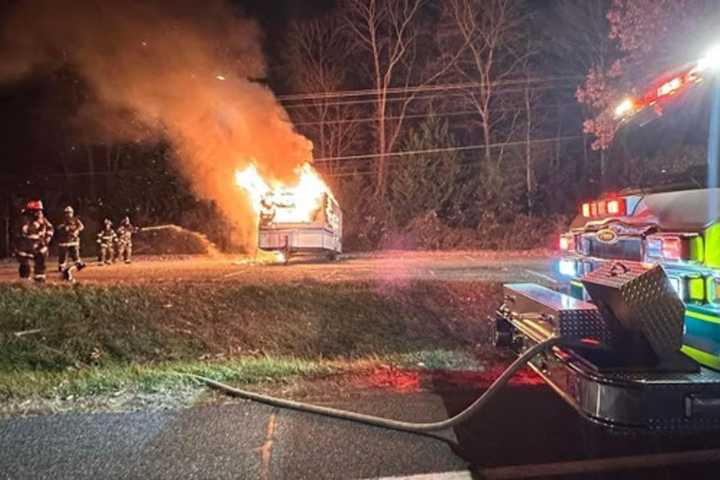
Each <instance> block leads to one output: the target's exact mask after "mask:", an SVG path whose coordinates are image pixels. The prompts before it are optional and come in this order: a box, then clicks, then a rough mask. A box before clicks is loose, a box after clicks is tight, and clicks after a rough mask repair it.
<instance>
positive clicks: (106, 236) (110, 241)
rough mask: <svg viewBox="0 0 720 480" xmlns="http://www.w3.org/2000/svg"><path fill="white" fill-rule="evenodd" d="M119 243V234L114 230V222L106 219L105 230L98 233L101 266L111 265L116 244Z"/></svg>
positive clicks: (104, 221) (104, 222)
mask: <svg viewBox="0 0 720 480" xmlns="http://www.w3.org/2000/svg"><path fill="white" fill-rule="evenodd" d="M116 242H117V234H116V233H115V230H113V223H112V220H110V219H109V218H106V219H105V220H103V228H102V230H100V232H98V235H97V243H98V245H99V246H100V257H99V262H100V265H110V264H111V263H112V262H113V261H114V260H115V257H114V252H115V243H116Z"/></svg>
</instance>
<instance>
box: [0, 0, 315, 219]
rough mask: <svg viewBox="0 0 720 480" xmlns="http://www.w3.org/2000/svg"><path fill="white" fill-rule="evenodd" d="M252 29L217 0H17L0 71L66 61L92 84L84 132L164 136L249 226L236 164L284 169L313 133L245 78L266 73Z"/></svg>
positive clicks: (307, 154)
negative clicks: (301, 129) (304, 132)
mask: <svg viewBox="0 0 720 480" xmlns="http://www.w3.org/2000/svg"><path fill="white" fill-rule="evenodd" d="M261 40H262V34H261V31H260V29H259V28H258V26H257V24H256V23H255V22H253V21H251V20H249V19H247V18H242V17H240V16H238V14H237V12H236V11H235V10H233V8H232V7H230V6H229V5H228V4H227V3H225V2H223V1H221V0H203V1H197V0H181V1H177V0H166V1H161V0H111V1H106V0H72V1H57V0H28V1H21V2H19V3H18V5H17V7H16V8H15V10H14V11H13V12H11V14H10V15H9V16H8V18H7V21H6V23H5V24H4V25H3V28H2V44H1V46H0V58H2V59H3V61H2V62H1V63H0V80H2V81H12V80H17V79H21V78H23V77H25V76H29V75H34V74H37V73H39V72H43V71H48V70H52V69H56V68H59V67H66V68H71V69H73V70H74V71H75V72H76V74H77V75H79V76H81V77H82V78H83V79H84V80H85V82H86V83H87V84H88V85H89V86H90V88H91V90H92V95H91V98H92V100H91V101H89V102H88V104H87V105H85V106H84V107H83V108H82V110H81V115H80V116H79V118H80V119H82V120H81V121H82V126H83V131H84V132H86V134H87V133H89V132H92V133H93V134H97V135H100V134H101V135H102V137H103V138H102V140H103V141H117V142H124V141H138V140H143V141H157V140H159V139H161V138H163V139H166V140H167V141H168V142H169V143H170V144H171V145H172V147H173V149H174V151H175V157H176V158H177V161H178V165H179V167H180V170H181V171H182V172H183V173H184V175H186V176H187V178H188V179H189V180H190V182H191V184H192V185H193V187H194V188H195V191H196V193H197V194H198V195H199V196H201V197H204V198H207V199H212V200H215V201H216V202H217V204H218V205H219V206H220V207H221V208H222V209H223V211H224V212H225V214H227V215H228V216H229V217H230V218H231V219H232V220H234V221H235V222H236V223H238V224H240V225H241V226H242V227H244V229H245V231H246V232H251V231H252V229H253V228H254V225H252V218H253V217H252V215H250V214H249V213H248V212H249V209H248V206H247V205H243V203H244V199H243V197H242V193H241V192H240V191H239V190H238V189H237V188H236V187H235V186H234V184H233V181H232V178H233V172H234V170H235V169H237V168H242V167H244V166H245V165H247V163H248V162H249V161H250V160H251V159H252V160H253V161H255V163H256V164H257V166H258V169H259V170H260V172H261V173H262V174H263V175H266V176H269V177H274V178H278V179H281V180H288V179H289V178H291V176H292V174H293V170H294V169H295V167H297V166H298V165H300V164H303V163H305V162H309V161H311V159H312V145H311V143H310V142H309V141H308V140H307V139H306V138H304V137H303V136H301V135H299V134H297V133H296V132H295V131H294V130H293V127H292V124H291V123H290V121H289V120H288V116H287V114H286V112H285V111H284V110H283V109H282V107H281V106H280V105H279V104H278V102H277V101H276V99H275V98H274V96H273V94H272V92H271V91H270V90H269V89H268V88H266V87H265V86H263V85H261V84H259V83H258V82H257V81H254V79H261V78H263V77H264V75H265V63H264V59H263V54H262V48H261V43H262V42H261ZM95 140H99V138H96V139H95Z"/></svg>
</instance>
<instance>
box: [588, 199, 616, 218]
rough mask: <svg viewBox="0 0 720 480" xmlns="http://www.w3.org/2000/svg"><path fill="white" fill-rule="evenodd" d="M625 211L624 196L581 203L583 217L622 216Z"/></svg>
mask: <svg viewBox="0 0 720 480" xmlns="http://www.w3.org/2000/svg"><path fill="white" fill-rule="evenodd" d="M625 212H626V204H625V199H624V198H614V199H612V200H598V201H597V202H592V203H583V205H582V216H583V217H585V218H593V217H607V216H615V217H622V216H623V215H625Z"/></svg>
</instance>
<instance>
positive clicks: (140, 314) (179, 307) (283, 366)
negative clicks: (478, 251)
mask: <svg viewBox="0 0 720 480" xmlns="http://www.w3.org/2000/svg"><path fill="white" fill-rule="evenodd" d="M498 292H499V290H498V287H497V286H493V285H487V284H473V283H467V282H465V283H463V282H458V283H441V282H426V281H419V282H410V283H406V284H400V285H386V284H378V283H376V282H342V283H333V284H329V283H320V282H302V283H288V284H282V285H278V284H272V285H269V284H268V285H265V284H262V283H257V284H253V285H247V284H232V283H217V284H214V283H198V284H185V283H177V284H170V285H168V284H162V285H143V286H141V287H140V286H112V287H106V286H100V285H87V286H76V287H70V288H69V287H64V286H48V287H45V288H34V287H20V286H13V285H1V286H0V401H2V400H13V401H17V400H22V399H25V398H33V397H42V398H66V397H87V396H96V395H104V394H110V393H113V392H119V391H137V392H145V393H152V392H158V391H162V392H166V391H172V390H173V389H178V388H184V387H187V386H188V382H190V380H188V379H187V378H184V377H181V376H178V375H173V374H172V372H193V373H198V374H201V375H204V376H208V377H211V378H215V379H217V380H221V381H232V382H237V383H256V382H262V381H283V380H287V379H290V378H295V377H308V376H316V375H325V374H328V373H333V372H338V371H341V370H343V369H347V368H356V367H357V368H359V367H360V366H365V367H366V366H367V361H368V359H369V361H370V362H380V361H392V362H395V363H397V364H399V365H409V366H417V365H421V366H423V367H424V368H448V367H451V368H452V367H459V366H462V365H464V364H465V363H464V362H467V355H465V354H462V353H457V352H463V351H464V352H467V351H469V350H471V349H472V348H473V347H474V346H475V345H476V344H478V343H482V342H484V341H485V339H486V337H487V327H489V325H488V323H487V322H486V321H485V317H486V315H487V314H489V313H490V312H491V311H492V309H493V308H494V306H495V302H496V300H497V298H498Z"/></svg>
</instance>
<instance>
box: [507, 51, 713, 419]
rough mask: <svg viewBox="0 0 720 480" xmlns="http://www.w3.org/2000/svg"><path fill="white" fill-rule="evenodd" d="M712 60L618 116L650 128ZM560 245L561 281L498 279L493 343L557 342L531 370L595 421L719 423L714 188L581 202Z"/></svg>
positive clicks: (664, 81)
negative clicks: (552, 284) (560, 284)
mask: <svg viewBox="0 0 720 480" xmlns="http://www.w3.org/2000/svg"><path fill="white" fill-rule="evenodd" d="M719 59H720V51H718V52H716V53H714V54H713V55H712V56H710V57H708V58H705V59H702V60H700V61H698V62H695V63H694V64H690V65H686V66H684V67H682V68H680V69H678V70H676V71H674V72H671V73H670V74H668V75H664V76H662V77H661V78H659V79H658V80H657V81H656V82H653V84H652V85H651V87H650V88H649V89H648V91H647V92H646V93H645V94H643V95H642V96H641V97H639V98H637V99H626V100H624V101H623V102H622V103H621V104H620V105H619V106H618V107H617V108H616V109H615V111H614V114H615V116H616V117H617V119H618V120H619V121H620V122H621V123H623V122H630V121H636V120H637V121H639V122H640V123H642V124H645V123H648V122H649V119H651V118H652V116H653V115H655V114H656V113H658V112H659V111H660V110H661V109H662V108H663V107H664V106H665V105H666V104H667V103H669V102H671V101H674V100H675V99H676V98H678V97H680V96H682V95H683V94H684V93H685V92H686V91H689V90H690V89H692V88H693V86H694V85H697V84H699V83H702V82H703V81H705V80H706V79H707V78H709V69H710V68H714V66H715V65H720V62H718V61H716V60H719ZM711 60H712V61H711ZM716 70H717V69H716ZM716 74H717V72H714V75H716ZM715 81H718V80H715ZM716 88H720V87H716ZM719 91H720V90H719ZM714 133H717V132H714ZM711 134H712V130H711ZM560 249H561V251H562V257H561V258H560V260H559V262H558V264H557V265H558V271H559V273H560V274H561V275H562V276H564V277H565V278H566V279H567V280H568V285H566V286H565V287H564V289H563V291H556V290H551V289H548V288H545V287H543V286H540V285H534V284H509V285H505V286H504V301H503V303H502V305H501V306H500V307H499V308H498V310H497V312H496V315H495V342H496V345H497V346H498V347H503V348H511V349H513V350H514V351H515V352H516V353H517V354H518V355H522V354H523V352H525V351H527V350H528V349H530V348H533V347H536V346H537V345H539V344H540V343H542V342H547V341H549V340H550V339H554V341H555V342H556V343H553V344H552V346H551V347H549V348H548V349H546V350H544V351H543V352H542V353H541V354H539V355H537V356H535V357H534V358H533V359H531V360H530V361H529V363H528V365H529V366H530V367H531V368H532V369H533V370H534V371H535V372H536V373H538V374H539V375H540V376H541V377H542V378H543V379H544V380H545V381H546V382H547V383H548V384H549V385H550V386H551V387H552V388H553V389H554V390H555V391H556V392H557V393H558V394H559V395H560V396H561V397H562V398H563V399H564V400H565V401H567V402H568V403H569V404H570V405H572V406H573V407H574V408H575V409H576V410H577V411H578V412H579V413H580V414H581V415H583V416H584V417H586V418H587V419H589V420H591V421H593V422H596V423H599V424H602V425H605V426H608V427H611V428H614V429H617V428H623V429H624V428H628V429H648V430H655V431H658V430H660V431H679V430H681V431H687V430H707V429H711V430H717V429H720V189H719V188H703V189H693V190H678V191H666V192H648V191H636V192H627V193H625V194H617V195H606V196H604V197H602V198H600V199H598V200H595V201H590V202H585V203H583V204H582V205H581V206H580V208H579V212H578V214H577V216H576V217H575V219H574V221H573V222H572V224H571V225H570V228H569V231H568V232H567V233H565V234H563V235H562V236H561V238H560Z"/></svg>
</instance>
